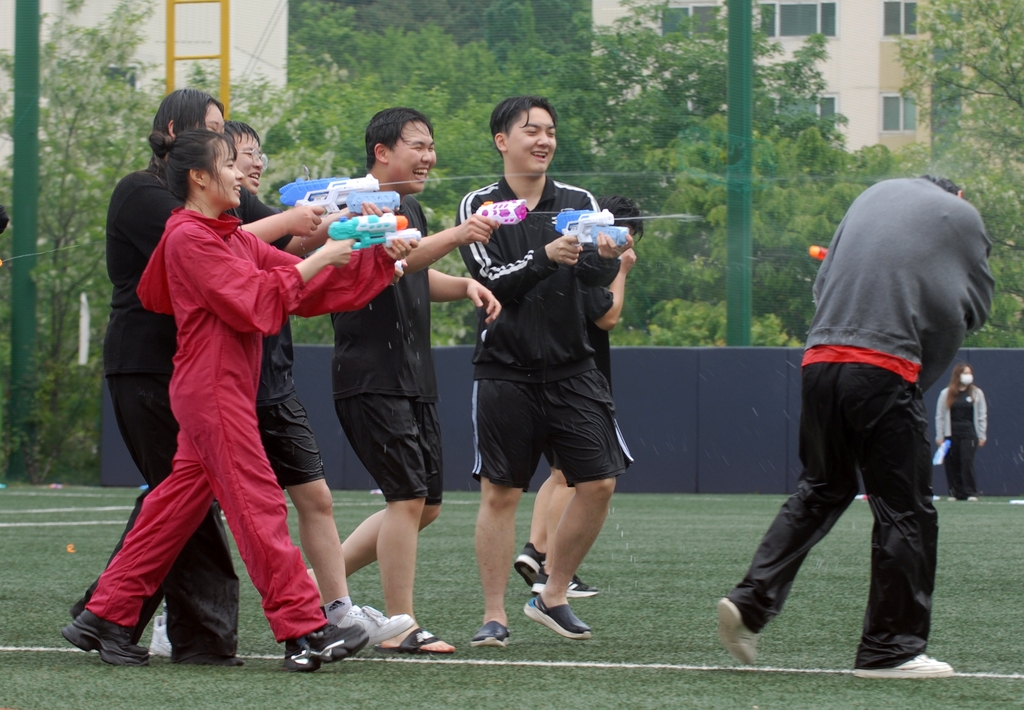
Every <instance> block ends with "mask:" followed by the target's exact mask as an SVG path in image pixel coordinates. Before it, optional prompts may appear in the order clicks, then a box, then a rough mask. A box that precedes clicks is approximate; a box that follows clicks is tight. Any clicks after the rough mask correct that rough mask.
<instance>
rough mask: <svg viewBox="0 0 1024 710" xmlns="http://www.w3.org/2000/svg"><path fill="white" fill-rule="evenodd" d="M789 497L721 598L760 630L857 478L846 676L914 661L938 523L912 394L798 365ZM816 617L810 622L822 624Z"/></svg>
mask: <svg viewBox="0 0 1024 710" xmlns="http://www.w3.org/2000/svg"><path fill="white" fill-rule="evenodd" d="M802 406H803V411H802V414H801V418H800V459H801V461H802V463H803V467H804V468H803V472H802V473H801V475H800V481H799V483H798V484H797V492H796V493H795V494H793V496H791V497H790V498H789V499H788V500H787V501H786V503H785V504H784V505H783V506H782V510H780V511H779V514H778V516H777V517H776V518H775V521H774V522H773V523H772V525H771V527H770V528H769V529H768V532H767V533H766V534H765V536H764V539H763V540H762V541H761V545H760V547H758V549H757V552H756V553H755V555H754V560H753V562H752V563H751V566H750V570H749V571H748V572H747V576H746V577H745V578H744V579H743V581H742V582H741V583H740V584H739V585H738V586H737V587H736V588H735V589H733V590H732V592H730V593H729V598H730V599H731V600H732V601H733V602H734V603H735V604H736V606H737V607H738V608H739V610H740V612H741V614H742V615H743V620H744V623H745V624H746V625H747V626H748V627H750V629H751V630H752V631H760V630H761V628H762V627H764V625H765V624H767V623H768V621H769V620H771V619H772V618H773V617H774V616H775V615H776V614H778V613H779V612H780V611H781V610H782V606H783V604H784V603H785V601H786V597H787V595H788V594H789V590H790V587H791V586H792V584H793V579H794V578H795V577H796V573H797V571H798V570H799V569H800V565H801V564H802V563H803V561H804V558H805V557H806V556H807V553H808V552H809V551H810V550H811V548H812V547H814V545H815V544H816V543H817V542H818V541H819V540H821V539H822V538H823V537H825V535H826V534H827V533H828V531H829V530H831V529H832V526H833V525H834V524H835V522H836V520H838V519H839V516H840V515H842V513H843V511H844V510H846V508H847V506H849V504H850V502H851V501H852V500H853V499H854V496H855V495H856V494H857V490H858V485H857V471H858V469H859V470H860V472H861V476H862V477H863V480H864V488H865V490H866V492H867V494H868V502H869V504H870V506H871V512H872V514H873V515H874V517H875V524H874V528H873V530H872V536H871V587H870V593H869V597H868V608H867V612H866V613H865V615H864V630H863V635H862V637H861V643H860V647H859V648H858V650H857V659H856V667H857V668H888V667H892V666H895V665H899V664H900V663H903V662H904V661H907V660H910V659H911V658H913V657H914V656H916V655H918V654H920V653H924V651H925V647H926V646H927V643H928V631H929V627H930V623H931V597H932V591H933V589H934V586H935V561H936V556H935V548H936V539H937V537H938V520H937V516H936V513H935V508H934V506H933V505H932V490H931V452H930V446H929V442H928V440H927V438H926V428H927V421H926V418H925V408H924V403H923V401H922V399H921V392H920V388H919V387H918V386H917V385H916V384H910V383H908V382H906V381H905V380H903V378H901V377H900V376H899V375H897V374H895V373H892V372H889V371H888V370H884V369H882V368H879V367H875V366H873V365H861V364H850V363H817V364H813V365H808V366H807V367H804V368H803V378H802ZM828 613H829V612H828V610H827V609H821V610H820V614H821V623H822V624H823V625H824V624H827V623H828Z"/></svg>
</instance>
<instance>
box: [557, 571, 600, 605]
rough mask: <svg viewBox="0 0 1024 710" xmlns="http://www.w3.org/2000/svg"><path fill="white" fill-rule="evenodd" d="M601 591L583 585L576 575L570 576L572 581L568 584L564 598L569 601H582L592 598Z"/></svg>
mask: <svg viewBox="0 0 1024 710" xmlns="http://www.w3.org/2000/svg"><path fill="white" fill-rule="evenodd" d="M599 591H601V590H599V589H598V588H597V587H591V586H590V585H589V584H585V583H584V582H583V580H581V579H580V578H579V577H577V576H576V575H573V576H572V581H571V582H569V589H568V590H566V592H565V596H567V597H568V598H569V599H582V598H584V597H593V596H596V595H597V593H598V592H599Z"/></svg>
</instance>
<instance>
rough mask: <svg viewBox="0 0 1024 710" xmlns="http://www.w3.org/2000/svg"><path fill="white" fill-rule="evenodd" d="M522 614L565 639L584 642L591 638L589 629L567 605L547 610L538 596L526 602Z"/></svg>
mask: <svg viewBox="0 0 1024 710" xmlns="http://www.w3.org/2000/svg"><path fill="white" fill-rule="evenodd" d="M523 613H524V614H526V615H527V616H528V617H530V618H531V619H533V620H534V621H536V622H537V623H538V624H543V625H544V626H547V627H548V628H549V629H551V630H552V631H554V632H555V633H556V634H559V635H561V636H564V637H565V638H567V639H576V640H578V641H585V640H586V639H588V638H590V636H591V633H590V627H589V626H587V625H586V624H584V623H583V622H582V621H580V620H579V619H577V618H576V615H575V614H573V613H572V609H570V608H569V605H568V604H560V605H559V606H553V607H551V608H550V609H549V608H548V607H546V606H544V601H543V600H542V599H541V598H540V596H539V595H538V596H536V597H534V598H533V599H531V600H530V601H528V602H526V606H524V607H523Z"/></svg>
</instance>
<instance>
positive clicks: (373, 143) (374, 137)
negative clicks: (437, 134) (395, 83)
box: [366, 106, 434, 170]
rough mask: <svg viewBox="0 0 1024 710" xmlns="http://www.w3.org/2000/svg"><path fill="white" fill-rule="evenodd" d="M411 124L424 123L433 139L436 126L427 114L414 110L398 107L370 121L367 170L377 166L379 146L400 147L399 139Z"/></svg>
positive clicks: (367, 138)
mask: <svg viewBox="0 0 1024 710" xmlns="http://www.w3.org/2000/svg"><path fill="white" fill-rule="evenodd" d="M410 123H422V124H423V125H424V126H426V127H427V131H428V132H429V133H430V136H431V138H433V136H434V125H433V124H432V123H431V122H430V119H429V118H427V116H426V114H423V113H420V112H419V111H417V110H416V109H414V108H405V107H403V106H396V107H395V108H386V109H384V110H383V111H378V112H377V113H376V114H374V116H373V118H371V119H370V123H369V124H368V125H367V126H366V169H367V170H372V169H373V166H374V165H376V164H377V156H376V154H375V152H374V151H375V150H376V148H377V144H378V143H379V144H380V145H383V146H384V147H385V148H388V149H391V148H394V147H395V146H396V145H398V139H399V138H401V137H402V132H403V131H405V127H406V126H407V125H409V124H410Z"/></svg>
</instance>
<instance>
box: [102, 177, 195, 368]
mask: <svg viewBox="0 0 1024 710" xmlns="http://www.w3.org/2000/svg"><path fill="white" fill-rule="evenodd" d="M178 207H181V202H180V201H179V200H178V199H177V198H176V197H174V195H172V194H171V193H170V191H169V190H168V189H167V187H166V186H165V185H164V184H163V182H162V181H161V180H160V178H158V177H157V176H156V175H154V174H153V173H150V172H145V171H140V172H135V173H131V174H130V175H128V176H126V177H124V178H122V179H121V181H120V182H119V183H117V187H115V188H114V192H113V193H112V194H111V196H110V206H109V207H108V209H107V275H108V276H109V277H110V281H111V282H112V283H113V285H114V289H113V294H112V296H111V298H110V322H109V323H108V324H107V332H106V335H105V336H104V338H103V367H104V372H105V373H106V374H107V375H118V374H126V373H141V372H146V373H160V374H168V375H169V374H171V372H173V371H174V365H173V362H172V360H173V359H174V351H175V349H176V347H177V334H178V329H177V326H175V324H174V317H173V316H167V315H161V314H159V313H152V312H150V311H147V310H146V309H145V308H143V307H142V303H141V301H139V297H138V295H137V294H136V293H135V289H136V288H137V287H138V285H139V279H140V278H142V272H143V270H145V268H146V264H148V263H149V257H150V255H151V254H152V253H153V250H154V249H156V245H157V244H158V243H159V242H160V238H161V237H162V236H163V234H164V225H165V224H166V223H167V219H168V218H169V217H170V216H171V212H172V211H173V210H174V209H175V208H178Z"/></svg>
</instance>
